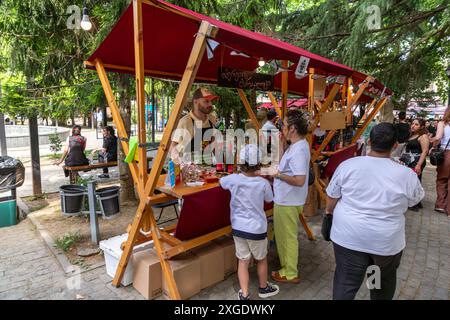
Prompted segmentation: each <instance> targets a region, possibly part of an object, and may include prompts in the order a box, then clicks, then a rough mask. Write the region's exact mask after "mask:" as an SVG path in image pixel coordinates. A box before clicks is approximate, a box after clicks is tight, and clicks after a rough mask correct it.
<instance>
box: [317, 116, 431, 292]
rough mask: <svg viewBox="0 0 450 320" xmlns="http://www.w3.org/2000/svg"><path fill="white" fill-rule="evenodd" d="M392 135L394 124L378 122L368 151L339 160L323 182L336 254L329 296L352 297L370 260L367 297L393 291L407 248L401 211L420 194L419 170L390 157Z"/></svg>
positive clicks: (409, 205) (421, 189) (373, 130)
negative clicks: (417, 172) (332, 172)
mask: <svg viewBox="0 0 450 320" xmlns="http://www.w3.org/2000/svg"><path fill="white" fill-rule="evenodd" d="M396 141H397V133H396V129H395V127H394V125H393V124H390V123H381V124H379V125H376V126H375V127H374V128H373V129H372V131H371V132H370V138H369V145H370V147H371V151H370V152H369V153H368V155H367V156H365V157H355V158H352V159H349V160H346V161H344V162H343V163H341V164H340V165H339V167H338V168H337V169H336V172H335V173H334V175H333V178H332V179H331V181H330V183H329V185H328V187H327V195H328V199H327V206H326V214H328V215H332V218H333V220H332V221H333V223H332V228H331V240H332V241H333V246H334V254H335V259H336V270H335V274H334V284H333V299H354V297H355V295H356V293H357V291H358V290H359V288H360V287H361V284H362V282H363V280H364V276H365V274H366V269H367V268H368V267H369V266H373V265H374V266H376V267H375V268H371V269H372V270H371V271H373V270H375V274H372V273H371V274H370V275H369V276H370V279H372V283H371V285H373V286H372V287H369V289H370V298H371V299H372V300H379V299H392V298H393V296H394V293H395V288H396V280H397V274H396V272H397V268H398V266H399V265H400V260H401V255H402V251H403V249H404V248H405V216H404V214H405V212H406V211H407V209H408V207H411V206H413V205H415V204H417V203H418V202H419V201H420V200H422V198H423V197H424V190H423V188H422V186H421V184H420V181H419V179H418V178H417V174H416V173H415V172H414V171H412V170H411V169H410V168H408V167H406V166H403V165H400V164H398V163H397V162H395V161H393V160H391V159H390V154H391V151H392V150H393V149H394V148H395V147H396V146H397V142H396ZM378 268H379V269H378ZM377 270H379V273H377ZM369 282H370V281H369Z"/></svg>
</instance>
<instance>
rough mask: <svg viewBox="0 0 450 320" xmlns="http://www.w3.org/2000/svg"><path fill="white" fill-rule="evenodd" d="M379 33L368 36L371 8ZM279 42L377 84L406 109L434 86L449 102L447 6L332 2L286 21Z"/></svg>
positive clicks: (434, 0) (432, 1)
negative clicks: (367, 76)
mask: <svg viewBox="0 0 450 320" xmlns="http://www.w3.org/2000/svg"><path fill="white" fill-rule="evenodd" d="M371 5H377V6H378V7H379V8H380V14H381V21H380V22H381V28H380V29H374V30H369V28H368V19H369V21H370V19H371V17H370V12H368V8H369V7H370V6H371ZM279 35H280V37H282V38H283V39H285V40H288V41H290V42H294V43H295V44H297V45H299V46H301V47H303V48H305V49H308V50H310V51H312V52H314V53H318V54H320V55H323V56H326V57H328V58H330V59H333V60H335V61H338V62H341V63H344V64H346V65H349V66H350V67H352V68H354V69H356V70H359V71H363V72H366V73H368V74H371V75H373V76H375V77H376V78H378V79H379V80H380V81H381V82H383V83H384V84H386V85H387V86H388V87H389V88H391V89H392V90H393V91H394V93H395V95H394V104H397V105H398V104H402V105H403V107H404V106H406V104H407V103H408V102H409V101H410V100H411V99H413V98H415V97H417V96H418V95H420V94H421V93H423V92H424V91H426V89H428V88H429V86H430V84H431V83H433V82H436V83H437V85H438V88H439V90H438V93H439V94H440V95H441V97H442V98H444V97H445V88H446V87H447V83H448V79H447V78H446V76H445V75H444V70H445V68H446V64H447V63H448V61H449V59H450V50H449V48H450V37H449V36H450V9H449V2H448V0H429V1H422V0H414V1H395V0H361V1H346V0H333V1H332V0H329V1H322V3H320V5H316V6H313V7H311V8H309V9H307V10H295V11H293V12H291V13H289V14H288V15H287V16H285V17H283V21H282V28H281V31H280V33H279Z"/></svg>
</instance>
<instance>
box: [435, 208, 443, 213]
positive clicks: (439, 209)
mask: <svg viewBox="0 0 450 320" xmlns="http://www.w3.org/2000/svg"><path fill="white" fill-rule="evenodd" d="M434 211H437V212H441V213H445V209H442V208H434Z"/></svg>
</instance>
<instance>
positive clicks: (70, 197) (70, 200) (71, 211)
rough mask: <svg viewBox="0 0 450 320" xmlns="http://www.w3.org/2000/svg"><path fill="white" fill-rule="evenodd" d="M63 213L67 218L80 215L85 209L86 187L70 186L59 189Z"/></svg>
mask: <svg viewBox="0 0 450 320" xmlns="http://www.w3.org/2000/svg"><path fill="white" fill-rule="evenodd" d="M59 194H60V195H61V211H62V214H63V215H65V216H76V215H80V214H81V213H82V211H83V207H84V198H85V195H86V187H83V186H78V185H73V184H68V185H63V186H61V187H59Z"/></svg>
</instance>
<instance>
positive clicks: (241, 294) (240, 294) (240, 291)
mask: <svg viewBox="0 0 450 320" xmlns="http://www.w3.org/2000/svg"><path fill="white" fill-rule="evenodd" d="M238 299H239V300H251V299H250V293H249V294H248V296H246V297H244V294H243V293H242V289H240V290H239V292H238Z"/></svg>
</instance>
